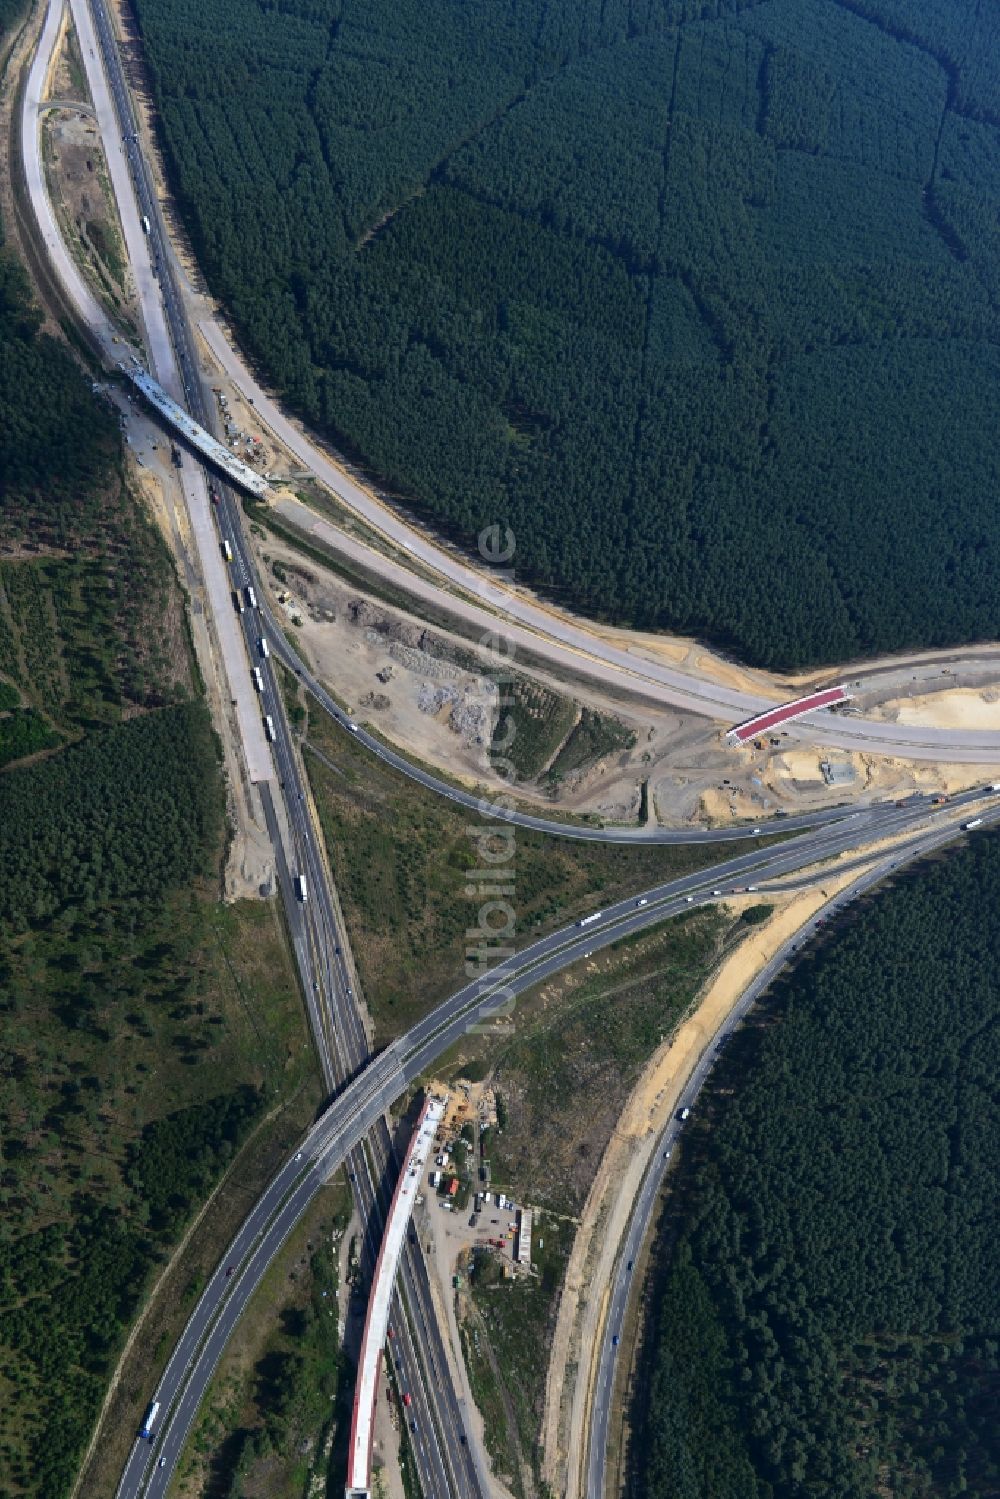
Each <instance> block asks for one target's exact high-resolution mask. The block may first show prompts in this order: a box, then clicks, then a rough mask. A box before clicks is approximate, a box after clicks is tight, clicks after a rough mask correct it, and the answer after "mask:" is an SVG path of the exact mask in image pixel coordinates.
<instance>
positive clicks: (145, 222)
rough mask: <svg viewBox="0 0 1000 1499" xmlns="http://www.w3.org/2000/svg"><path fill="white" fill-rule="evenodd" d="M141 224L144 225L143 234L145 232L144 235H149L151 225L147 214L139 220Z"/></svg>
mask: <svg viewBox="0 0 1000 1499" xmlns="http://www.w3.org/2000/svg"><path fill="white" fill-rule="evenodd" d="M139 223H140V224H141V225H142V232H143V234H148V233H149V228H150V225H149V215H148V214H146V213H144V214H143V216H142V218H141V219H140V220H139Z"/></svg>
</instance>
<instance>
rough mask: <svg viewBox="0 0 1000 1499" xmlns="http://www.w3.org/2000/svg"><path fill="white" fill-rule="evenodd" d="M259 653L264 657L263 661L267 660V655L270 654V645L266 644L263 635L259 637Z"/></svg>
mask: <svg viewBox="0 0 1000 1499" xmlns="http://www.w3.org/2000/svg"><path fill="white" fill-rule="evenodd" d="M260 653H261V655H262V656H263V658H264V660H265V661H266V660H267V658H268V656H269V655H270V654H271V647H270V646H269V645H268V643H267V641H266V640H265V639H264V637H263V635H262V636H261V637H260Z"/></svg>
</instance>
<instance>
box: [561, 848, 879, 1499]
mask: <svg viewBox="0 0 1000 1499" xmlns="http://www.w3.org/2000/svg"><path fill="white" fill-rule="evenodd" d="M857 875H858V871H857V868H856V867H854V868H852V869H850V870H845V871H844V872H843V873H841V874H838V873H837V871H836V869H831V871H830V874H829V877H828V878H827V879H825V880H824V881H823V883H822V884H821V885H817V886H814V887H812V888H811V889H809V890H807V891H803V892H801V893H795V894H790V895H787V896H774V895H769V896H768V901H769V902H771V903H773V904H774V905H775V906H776V907H777V909H776V911H775V914H774V915H773V916H772V917H771V918H770V920H768V921H767V922H765V923H764V925H763V926H760V927H757V928H755V929H753V930H752V932H751V933H750V934H749V935H748V936H747V937H746V939H745V940H744V941H743V942H742V943H741V944H740V946H739V947H738V948H737V949H736V951H735V952H733V953H732V954H730V956H729V957H728V958H726V959H725V960H724V961H723V962H722V964H721V965H720V967H719V969H718V971H717V972H716V973H715V974H714V975H713V977H712V978H711V980H710V981H709V983H708V984H707V986H706V987H705V988H704V989H703V990H702V992H701V994H700V996H699V997H698V999H697V1000H696V1001H695V1004H694V1006H693V1007H692V1009H691V1010H690V1012H689V1013H688V1015H687V1016H686V1018H685V1019H683V1020H682V1021H681V1023H680V1024H679V1025H678V1026H677V1028H676V1030H675V1031H674V1033H673V1035H672V1036H671V1037H670V1038H669V1039H668V1040H667V1041H665V1042H664V1043H663V1045H662V1046H661V1047H659V1049H658V1050H657V1051H656V1052H655V1054H654V1055H653V1057H652V1058H651V1059H650V1061H649V1063H648V1064H647V1066H646V1068H645V1070H644V1071H643V1073H642V1076H641V1077H640V1079H639V1081H638V1083H637V1084H636V1086H635V1088H634V1090H633V1092H632V1095H631V1097H630V1098H629V1100H628V1102H627V1104H626V1106H625V1108H624V1110H623V1111H622V1115H621V1118H620V1120H619V1122H618V1125H617V1127H616V1129H615V1132H614V1134H613V1136H612V1138H611V1140H610V1142H609V1144H608V1146H607V1149H606V1150H605V1152H604V1156H603V1158H602V1160H601V1163H600V1166H599V1167H598V1171H597V1175H596V1176H595V1178H594V1182H593V1185H592V1187H591V1189H590V1192H589V1194H588V1196H587V1201H586V1203H585V1204H584V1209H583V1214H582V1216H581V1220H580V1227H579V1229H578V1230H577V1234H576V1238H575V1240H574V1243H573V1248H572V1251H571V1253H570V1258H569V1262H568V1264H567V1266H566V1276H565V1280H564V1282H563V1289H562V1293H561V1296H560V1301H559V1311H558V1314H557V1319H556V1328H555V1333H554V1335H553V1340H552V1351H551V1355H550V1359H549V1373H548V1380H547V1385H546V1392H545V1414H544V1417H543V1423H542V1449H543V1458H542V1474H543V1477H544V1478H545V1480H546V1481H547V1482H548V1483H549V1484H550V1485H551V1487H552V1490H553V1492H554V1493H559V1494H562V1495H564V1499H584V1494H583V1483H584V1477H583V1475H584V1473H585V1463H586V1450H587V1427H588V1418H589V1413H590V1386H591V1376H592V1369H591V1360H592V1359H594V1358H596V1356H597V1353H598V1350H599V1348H600V1334H601V1328H602V1323H603V1316H604V1306H605V1300H606V1297H607V1293H608V1289H609V1286H610V1283H611V1277H612V1273H613V1271H614V1268H615V1262H616V1259H617V1256H618V1247H619V1245H620V1243H621V1241H622V1239H623V1237H624V1234H625V1229H626V1226H627V1224H628V1220H629V1217H630V1214H631V1211H632V1207H633V1204H634V1202H635V1199H636V1197H637V1195H638V1192H639V1188H640V1186H641V1184H642V1179H643V1176H644V1175H645V1171H646V1167H647V1165H648V1163H649V1160H650V1157H651V1155H652V1153H653V1151H654V1149H655V1147H656V1142H657V1140H658V1139H659V1136H660V1133H661V1131H662V1130H663V1128H664V1126H665V1125H666V1124H667V1122H668V1121H669V1119H670V1118H671V1116H672V1114H673V1113H674V1110H675V1109H676V1107H677V1102H678V1099H679V1098H680V1095H681V1093H682V1091H683V1089H684V1086H685V1084H686V1083H687V1080H688V1078H689V1077H690V1076H691V1073H692V1072H693V1071H694V1068H695V1066H696V1065H697V1063H698V1061H699V1059H700V1058H701V1056H702V1054H703V1053H704V1052H705V1050H706V1048H707V1047H708V1046H710V1045H711V1043H712V1040H713V1038H714V1036H715V1034H716V1032H717V1031H718V1029H719V1027H720V1025H722V1023H723V1021H724V1020H725V1018H726V1017H727V1015H729V1013H730V1012H731V1011H732V1009H733V1007H734V1006H735V1005H736V1003H737V1002H738V1000H739V999H740V996H741V995H742V994H743V993H744V991H745V990H746V988H747V986H748V985H749V984H750V982H751V981H752V979H753V978H754V977H755V976H756V975H757V974H758V973H759V972H760V971H761V969H762V968H763V967H764V966H765V965H766V964H767V963H768V962H769V961H770V959H771V958H772V957H773V956H774V954H775V953H776V952H777V951H778V949H779V948H780V947H782V946H783V944H784V943H786V942H787V941H788V940H789V939H790V938H791V937H793V936H794V934H795V933H796V932H797V931H798V930H799V929H800V928H801V927H802V926H803V925H804V924H805V923H806V922H807V921H809V919H810V918H811V917H812V916H813V915H814V914H815V912H816V911H817V910H819V908H820V907H821V906H823V905H824V904H825V903H826V902H827V901H828V900H829V899H830V897H831V896H832V895H834V894H836V893H837V892H838V891H839V890H841V889H843V888H844V887H845V886H846V885H848V884H849V883H850V882H851V881H852V880H855V879H857ZM754 899H755V897H749V899H743V900H732V901H729V902H727V904H728V905H730V906H731V908H732V909H733V910H734V911H740V910H742V909H744V908H745V907H746V906H747V905H748V904H751V903H752V902H753V900H754ZM574 1372H575V1379H574V1378H573V1373H574Z"/></svg>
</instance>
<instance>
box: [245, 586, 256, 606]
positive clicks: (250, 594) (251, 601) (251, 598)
mask: <svg viewBox="0 0 1000 1499" xmlns="http://www.w3.org/2000/svg"><path fill="white" fill-rule="evenodd" d="M244 592H245V594H246V599H247V608H248V609H256V607H257V595H256V594H255V593H254V591H253V589H252V588H251V587H250V584H249V583H248V584H247V586H246V588H245V589H244Z"/></svg>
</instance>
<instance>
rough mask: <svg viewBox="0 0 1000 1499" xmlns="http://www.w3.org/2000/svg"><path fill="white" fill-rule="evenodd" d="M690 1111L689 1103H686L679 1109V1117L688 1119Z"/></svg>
mask: <svg viewBox="0 0 1000 1499" xmlns="http://www.w3.org/2000/svg"><path fill="white" fill-rule="evenodd" d="M690 1113H691V1110H690V1109H689V1108H688V1106H687V1104H685V1105H684V1107H683V1108H682V1109H680V1110H678V1113H677V1117H678V1119H680V1120H681V1121H682V1122H683V1120H685V1119H687V1118H688V1117H689V1116H690Z"/></svg>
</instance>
